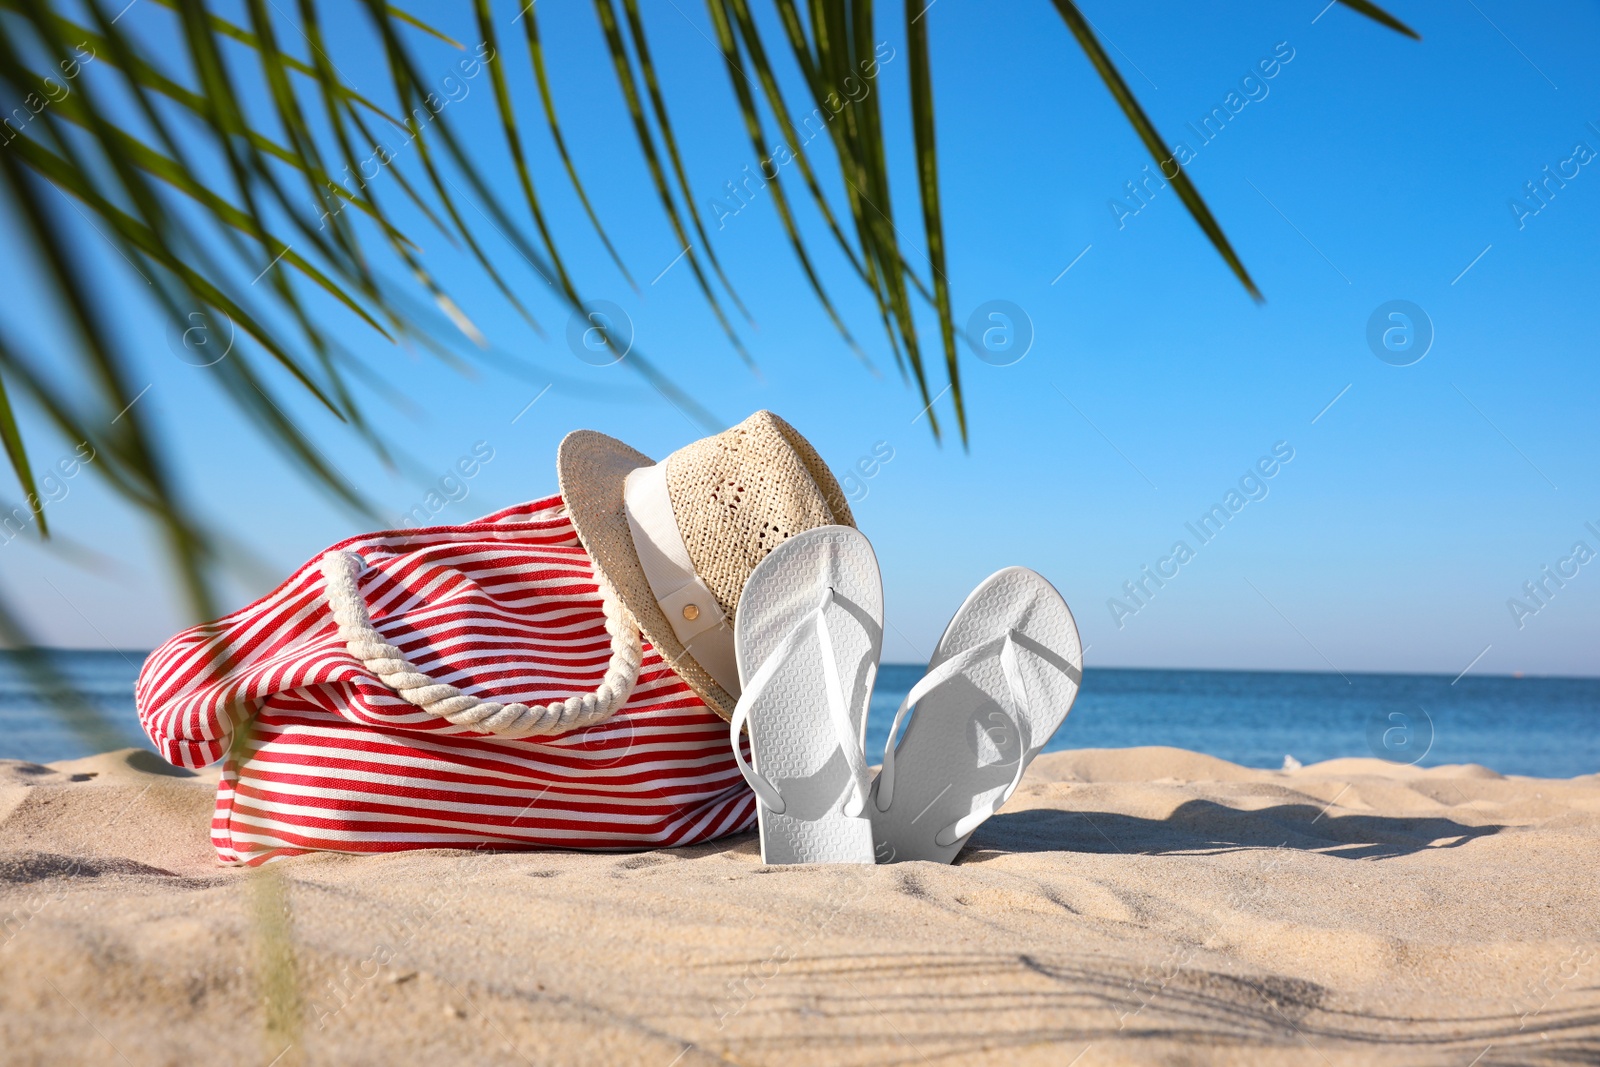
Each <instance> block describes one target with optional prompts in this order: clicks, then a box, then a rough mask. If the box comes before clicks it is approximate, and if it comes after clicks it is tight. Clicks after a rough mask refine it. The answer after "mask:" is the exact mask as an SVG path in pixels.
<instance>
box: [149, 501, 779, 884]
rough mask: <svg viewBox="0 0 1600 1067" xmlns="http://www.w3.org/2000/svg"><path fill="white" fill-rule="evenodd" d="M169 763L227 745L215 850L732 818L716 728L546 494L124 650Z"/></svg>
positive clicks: (297, 848)
mask: <svg viewBox="0 0 1600 1067" xmlns="http://www.w3.org/2000/svg"><path fill="white" fill-rule="evenodd" d="M136 699H137V704H138V711H139V719H140V722H141V723H142V724H143V726H144V728H145V730H146V732H147V733H148V734H149V735H150V738H151V739H152V740H153V741H154V742H155V745H156V749H157V751H159V752H160V753H161V755H162V756H164V757H165V758H166V759H167V760H168V761H170V762H172V763H174V764H176V765H178V766H180V767H189V768H198V767H203V766H207V765H209V764H212V763H215V762H216V761H218V760H225V762H224V764H223V768H222V775H221V784H220V786H219V788H218V792H217V806H216V811H215V814H214V816H213V819H212V826H211V837H212V842H213V844H214V845H215V846H216V849H217V854H218V855H219V856H220V857H221V858H222V860H223V861H225V862H228V863H244V864H257V863H262V862H265V861H267V860H271V859H276V858H279V857H283V856H292V855H297V854H301V853H306V852H315V851H339V852H366V853H371V852H390V851H397V850H403V849H416V848H485V849H496V850H501V849H539V848H571V849H594V850H627V849H642V848H656V847H662V846H670V845H685V844H693V843H696V842H700V841H707V840H711V839H713V838H717V837H721V836H723V835H726V834H730V833H735V832H738V831H741V830H745V829H748V828H749V827H750V826H752V825H753V824H754V821H755V805H754V795H753V794H752V793H751V792H750V790H749V788H748V787H747V786H746V785H745V783H744V780H743V778H741V776H740V774H739V771H738V768H737V766H736V765H735V762H734V759H733V753H732V750H731V747H730V745H729V739H728V725H727V723H726V721H725V720H724V719H723V718H720V717H718V716H717V715H716V714H714V713H713V711H712V710H711V709H710V708H708V707H707V706H706V704H705V703H704V702H703V701H702V699H701V698H700V697H699V696H698V695H697V694H696V692H695V690H694V689H692V688H690V686H689V685H688V684H687V683H686V682H684V681H683V679H682V678H680V677H679V675H678V674H677V673H675V672H674V671H673V670H672V669H671V668H670V667H669V666H668V665H667V663H666V662H665V661H664V660H663V659H662V657H661V655H660V654H659V653H658V652H657V650H656V649H655V648H654V647H653V645H652V644H651V642H650V641H649V639H648V638H645V637H642V636H641V635H640V633H639V631H638V630H637V629H636V628H635V626H634V623H633V621H632V617H631V616H630V615H629V614H628V613H627V612H626V610H625V609H622V608H621V607H620V606H619V604H618V601H617V600H616V597H615V594H614V593H612V592H611V591H610V588H609V586H607V585H606V584H605V583H604V582H603V581H602V579H601V578H600V577H599V576H598V574H597V571H596V568H595V566H594V564H593V561H592V560H591V559H590V557H589V555H588V554H587V553H586V552H585V550H584V548H583V545H582V544H581V543H580V542H579V539H578V536H577V533H576V531H575V530H574V528H573V525H572V522H571V520H570V518H569V517H568V514H567V510H566V508H565V506H564V504H563V501H562V498H561V497H560V496H552V497H548V498H546V499H543V500H538V501H534V502H532V503H528V504H523V505H519V506H516V507H512V508H508V509H506V510H504V511H500V512H496V513H495V514H492V515H489V516H487V517H485V518H483V519H480V520H478V521H476V522H473V523H469V524H467V525H464V526H435V527H424V528H418V529H408V530H403V531H390V532H385V533H375V534H365V535H362V536H360V537H355V538H352V539H350V540H348V541H344V542H342V543H340V544H338V545H335V546H334V547H333V549H331V550H330V551H329V552H328V553H326V554H325V555H323V556H322V557H320V558H319V559H318V560H315V561H313V562H311V563H308V564H307V565H306V566H304V567H302V568H301V569H300V570H299V571H298V572H296V573H295V574H294V575H293V576H292V577H291V578H290V579H289V580H288V581H287V582H285V583H284V584H283V585H282V586H280V587H279V588H278V589H276V590H275V591H273V592H272V593H271V594H270V595H268V596H266V597H264V598H262V599H261V600H259V601H257V602H256V603H254V604H251V605H250V606H248V607H246V608H244V609H243V610H241V611H238V612H235V613H234V614H232V615H229V616H228V617H226V618H224V619H221V620H219V621H217V622H214V623H208V624H206V625H203V626H197V627H194V628H193V629H190V630H187V631H185V632H184V633H181V634H179V635H178V636H177V637H174V638H173V639H172V640H170V641H168V642H167V643H166V644H165V645H163V646H162V647H161V648H159V649H157V650H156V651H155V652H153V653H152V654H151V655H150V657H149V659H148V660H146V662H145V664H144V668H143V670H142V671H141V672H140V676H139V682H138V686H137V689H136Z"/></svg>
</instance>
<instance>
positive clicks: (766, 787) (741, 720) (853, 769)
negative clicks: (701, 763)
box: [728, 586, 876, 817]
mask: <svg viewBox="0 0 1600 1067" xmlns="http://www.w3.org/2000/svg"><path fill="white" fill-rule="evenodd" d="M836 599H843V598H841V597H839V596H838V595H837V594H836V593H835V592H834V590H833V588H832V587H831V586H830V587H828V589H827V591H826V592H824V593H823V594H822V601H821V603H819V604H818V605H817V606H816V607H815V608H813V609H811V611H809V612H807V613H806V615H805V617H804V618H802V619H801V620H800V621H799V622H797V623H796V624H795V625H794V628H793V629H791V630H790V631H789V632H788V633H787V634H785V635H784V638H783V640H782V641H780V642H778V647H777V648H775V649H773V650H772V653H771V654H770V655H768V656H767V658H766V659H765V660H764V661H763V662H762V664H761V666H760V667H759V668H757V669H756V672H755V674H754V675H753V676H752V677H751V679H750V681H749V683H748V684H746V685H745V687H744V692H743V693H741V694H740V696H739V702H738V703H737V704H735V705H734V709H733V718H732V719H731V720H730V721H729V723H728V729H729V736H730V738H731V740H732V742H733V759H734V762H735V763H736V764H737V765H738V767H739V773H740V774H742V775H744V780H745V781H747V782H749V783H750V788H751V789H753V790H755V793H756V797H757V798H758V799H759V800H760V801H761V803H763V804H765V805H766V806H767V808H768V809H770V810H771V811H773V812H775V813H777V814H779V815H781V814H783V812H784V810H785V809H786V808H787V804H786V803H785V802H784V799H783V795H782V794H781V793H779V791H778V787H777V786H775V785H773V784H772V782H771V780H770V779H768V778H767V777H766V776H765V775H763V774H761V773H760V772H758V771H757V770H756V769H755V768H754V767H752V766H750V763H749V761H747V760H746V759H745V758H744V751H743V748H742V746H741V745H740V743H739V741H740V738H739V734H740V732H741V731H743V729H744V725H745V723H746V722H748V721H749V718H750V709H751V708H752V707H754V706H755V704H756V703H757V701H759V700H760V698H761V694H762V693H763V692H764V691H765V690H766V688H767V686H768V685H769V684H771V682H772V679H773V678H774V677H776V676H777V673H778V669H779V668H780V667H782V666H783V665H784V664H785V663H787V662H788V660H789V657H790V656H792V655H793V654H794V650H795V647H796V646H797V645H798V644H799V643H800V640H801V638H803V637H804V636H805V634H806V631H807V630H808V629H810V628H812V627H815V628H816V631H817V639H818V643H819V644H821V646H822V650H821V651H822V677H823V688H824V690H825V692H826V694H827V699H828V720H829V722H830V724H831V725H832V726H833V731H834V735H835V737H836V738H837V740H838V742H839V749H840V751H842V752H843V753H844V758H845V762H846V763H847V764H848V765H849V767H850V791H851V794H852V795H851V797H850V801H849V803H848V804H846V805H845V809H844V811H845V814H846V815H849V816H851V817H855V816H858V815H860V814H861V813H862V811H864V810H865V809H866V803H867V760H866V756H865V754H864V753H862V751H861V742H860V740H859V738H858V736H857V732H856V730H855V728H854V726H853V725H852V724H851V722H850V705H849V702H848V701H847V700H846V699H845V695H844V682H843V679H842V678H841V676H840V674H839V664H838V660H837V659H836V658H835V654H834V643H833V630H832V628H831V627H830V626H829V624H828V608H829V607H831V606H832V605H833V603H834V601H835V600H836ZM852 617H853V616H852ZM871 669H872V670H873V671H874V672H875V671H876V665H874V666H873V667H872V668H871ZM867 682H868V686H867V691H868V692H871V683H872V678H871V677H870V676H869V677H868V679H867Z"/></svg>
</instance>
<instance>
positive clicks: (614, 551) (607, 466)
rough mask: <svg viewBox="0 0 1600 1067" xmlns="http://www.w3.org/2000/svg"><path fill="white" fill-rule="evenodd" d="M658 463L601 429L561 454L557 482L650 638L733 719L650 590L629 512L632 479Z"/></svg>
mask: <svg viewBox="0 0 1600 1067" xmlns="http://www.w3.org/2000/svg"><path fill="white" fill-rule="evenodd" d="M654 464H655V460H653V459H651V458H650V457H649V456H646V455H645V454H644V453H643V452H640V451H639V450H637V449H635V448H630V447H628V446H627V445H625V444H623V443H622V442H621V441H618V440H617V439H616V438H614V437H608V436H607V435H606V434H603V433H600V432H598V431H595V430H574V431H573V432H572V433H569V434H567V436H566V437H565V438H564V439H562V442H561V447H560V448H559V449H558V450H557V452H556V478H557V481H558V483H559V484H560V487H561V498H562V500H563V501H564V502H565V504H566V506H567V514H568V515H569V516H570V517H571V519H572V526H573V528H574V529H575V530H577V531H578V540H579V541H580V542H581V543H582V544H583V547H584V551H586V552H588V553H589V558H590V559H592V560H593V561H594V564H595V568H596V569H597V570H598V571H599V572H600V577H601V579H602V580H603V581H605V582H606V583H607V584H609V585H610V586H611V588H612V590H613V591H614V592H615V593H616V594H617V598H618V599H619V600H621V601H622V605H623V607H625V608H627V609H628V612H629V613H630V614H631V615H632V616H633V618H634V621H635V622H636V623H638V624H639V629H640V631H641V632H643V634H644V636H645V638H646V639H647V640H648V641H649V642H650V644H651V645H653V646H654V647H655V650H656V651H657V652H659V653H660V654H661V658H662V659H664V660H666V661H667V665H668V666H670V667H671V668H672V669H673V671H675V672H676V673H677V675H678V677H680V678H682V679H683V680H684V681H686V682H688V683H689V687H690V688H691V689H693V690H694V691H695V693H696V694H697V695H698V696H699V697H700V699H701V700H703V701H705V703H706V706H707V707H709V708H710V709H711V710H712V711H714V712H716V713H717V714H718V715H720V716H721V717H722V718H723V719H728V720H731V719H732V718H733V708H734V705H735V704H736V703H738V701H737V700H735V699H734V697H733V696H732V695H730V694H729V693H728V691H727V690H725V689H723V688H722V686H720V685H718V684H717V682H716V679H714V678H712V677H711V675H710V674H708V673H706V670H705V668H703V667H701V666H700V664H698V663H696V662H695V659H694V656H692V655H690V654H689V652H688V650H687V649H685V648H684V647H683V643H682V642H680V641H679V640H678V636H677V634H676V633H675V632H674V631H673V629H672V624H671V623H670V622H668V621H667V616H666V613H665V612H664V611H662V610H661V605H660V604H658V603H656V598H655V594H654V593H652V592H651V591H650V580H649V579H648V578H646V577H645V573H644V567H643V566H641V565H640V563H639V554H638V551H637V550H636V549H635V548H634V545H633V533H632V531H631V530H630V529H629V528H628V516H627V512H626V511H625V510H624V507H623V487H624V484H625V483H626V482H627V478H628V474H629V473H630V472H632V471H635V470H637V469H639V468H640V467H649V466H653V465H654Z"/></svg>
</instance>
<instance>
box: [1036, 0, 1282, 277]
mask: <svg viewBox="0 0 1600 1067" xmlns="http://www.w3.org/2000/svg"><path fill="white" fill-rule="evenodd" d="M1054 2H1055V5H1056V10H1057V11H1059V12H1061V18H1062V20H1063V21H1064V22H1066V24H1067V28H1068V29H1069V30H1071V31H1072V36H1074V37H1076V38H1077V40H1078V44H1079V46H1081V47H1082V48H1083V51H1084V54H1086V55H1087V56H1088V57H1089V62H1090V63H1092V64H1094V69H1095V73H1097V74H1099V75H1100V80H1101V81H1103V82H1105V83H1106V88H1107V89H1110V90H1111V95H1112V97H1113V98H1115V100H1116V101H1117V106H1118V107H1120V108H1121V109H1122V113H1123V114H1124V115H1126V116H1127V118H1128V122H1129V123H1131V124H1132V125H1133V129H1134V132H1135V133H1137V134H1138V135H1139V140H1141V141H1143V142H1144V146H1145V148H1147V149H1149V150H1150V155H1151V157H1152V158H1154V159H1155V161H1156V165H1157V166H1158V167H1160V168H1161V175H1162V177H1164V178H1166V179H1167V181H1169V182H1171V183H1172V187H1173V188H1174V189H1176V190H1177V191H1178V198H1179V199H1180V200H1182V201H1183V206H1184V207H1186V208H1188V209H1189V214H1190V216H1192V217H1193V218H1194V221H1195V222H1197V223H1199V224H1200V229H1201V230H1202V231H1204V233H1205V235H1206V237H1207V239H1209V240H1210V241H1211V244H1212V247H1214V248H1215V249H1216V250H1217V253H1218V254H1219V255H1221V256H1222V260H1223V262H1224V263H1226V264H1227V265H1228V267H1229V269H1231V270H1232V271H1233V273H1234V276H1235V277H1237V278H1238V279H1239V282H1240V284H1242V285H1243V286H1244V288H1245V291H1246V292H1248V293H1249V294H1250V295H1251V296H1252V297H1254V298H1255V299H1257V300H1260V299H1262V297H1261V290H1259V289H1257V288H1256V283H1255V282H1253V281H1251V280H1250V272H1249V271H1247V270H1245V269H1244V264H1243V263H1242V262H1240V260H1239V257H1238V255H1237V254H1236V253H1235V252H1234V250H1233V245H1231V244H1229V243H1228V238H1227V236H1226V235H1225V234H1224V233H1223V232H1222V227H1221V226H1219V225H1217V220H1216V219H1215V218H1214V217H1212V214H1211V209H1210V208H1208V207H1206V202H1205V201H1204V200H1202V199H1201V198H1200V191H1199V190H1198V189H1196V188H1195V187H1194V182H1192V181H1190V180H1189V175H1188V174H1187V173H1186V172H1185V171H1184V169H1183V168H1182V167H1181V166H1177V165H1176V162H1175V161H1174V160H1173V158H1172V153H1171V151H1169V150H1168V149H1167V147H1166V142H1165V141H1163V140H1162V139H1161V135H1160V134H1159V133H1157V132H1156V127H1155V124H1154V123H1152V122H1151V121H1150V118H1149V116H1148V115H1146V114H1145V113H1144V108H1142V107H1140V106H1139V101H1138V100H1136V99H1134V96H1133V93H1132V91H1130V90H1129V88H1128V83H1127V82H1125V81H1123V80H1122V75H1121V74H1119V73H1117V68H1116V67H1115V66H1113V65H1112V63H1111V57H1110V56H1108V55H1106V50H1105V49H1104V48H1102V47H1100V39H1099V38H1098V37H1097V36H1096V35H1095V32H1094V29H1093V28H1092V27H1091V26H1090V25H1089V23H1088V20H1086V19H1085V18H1084V17H1083V15H1082V14H1081V13H1080V12H1079V11H1078V5H1076V4H1074V3H1073V2H1072V0H1054ZM1169 162H1172V163H1174V166H1173V173H1172V174H1171V175H1168V174H1167V171H1166V164H1167V163H1169Z"/></svg>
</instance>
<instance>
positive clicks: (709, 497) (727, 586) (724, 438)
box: [665, 411, 855, 618]
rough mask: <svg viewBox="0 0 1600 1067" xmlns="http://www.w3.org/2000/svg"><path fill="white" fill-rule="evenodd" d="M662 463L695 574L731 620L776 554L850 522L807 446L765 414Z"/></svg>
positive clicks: (831, 483)
mask: <svg viewBox="0 0 1600 1067" xmlns="http://www.w3.org/2000/svg"><path fill="white" fill-rule="evenodd" d="M665 465H666V474H667V492H668V495H669V496H670V497H671V500H672V511H673V515H674V517H675V518H676V520H677V526H678V532H679V533H680V534H681V535H682V537H683V543H684V547H685V548H687V549H688V550H689V558H690V560H691V562H693V564H694V569H695V573H696V574H698V575H699V576H700V579H701V580H702V581H703V582H705V583H706V587H707V588H709V589H710V590H711V594H712V595H713V596H714V597H716V598H717V601H718V603H719V604H720V605H721V607H722V609H723V611H724V612H726V613H727V615H728V616H729V617H730V618H731V617H732V616H733V613H734V609H735V608H737V607H738V603H739V595H740V594H741V593H742V592H743V590H744V583H745V580H746V579H747V578H749V577H750V572H751V571H753V570H754V569H755V567H756V564H758V563H760V562H761V561H762V560H763V559H765V558H766V556H767V554H768V553H769V552H771V551H772V550H773V549H774V548H777V547H778V546H779V545H780V544H782V543H783V542H784V541H785V540H786V539H788V538H789V537H792V536H793V535H795V534H797V533H800V532H801V531H804V530H809V529H812V528H814V527H817V526H832V525H846V526H853V525H854V524H855V523H854V520H853V518H852V517H851V515H850V507H849V505H848V504H847V503H846V502H845V500H844V494H843V493H842V492H841V491H840V489H839V484H838V482H837V481H836V480H835V479H834V477H833V475H832V473H830V472H829V471H828V468H827V466H826V465H825V464H824V463H823V462H822V459H821V457H820V456H818V455H817V452H816V450H815V449H814V448H812V447H811V444H810V442H808V441H807V440H806V439H805V438H804V437H802V436H800V434H799V432H798V431H796V430H795V429H794V427H792V426H790V425H789V424H788V423H787V422H784V421H783V420H782V419H780V418H779V417H778V416H776V415H774V414H773V413H772V412H770V411H758V412H756V413H755V414H754V415H751V416H750V417H749V418H747V419H745V420H744V421H743V422H741V423H739V424H738V425H737V426H734V427H732V428H731V429H728V430H724V431H723V432H722V433H719V434H716V435H715V436H712V437H707V438H704V439H702V440H699V441H695V442H693V443H691V444H689V445H685V446H684V447H683V448H680V449H679V450H678V451H676V452H674V453H672V455H670V456H668V457H667V458H666V460H665Z"/></svg>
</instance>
